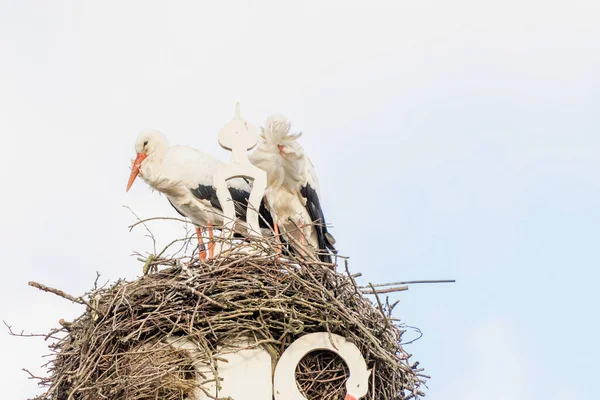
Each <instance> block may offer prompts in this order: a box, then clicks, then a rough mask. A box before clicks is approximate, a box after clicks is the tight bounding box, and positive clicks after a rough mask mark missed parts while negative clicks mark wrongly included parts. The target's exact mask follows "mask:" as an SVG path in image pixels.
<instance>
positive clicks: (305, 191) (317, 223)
mask: <svg viewBox="0 0 600 400" xmlns="http://www.w3.org/2000/svg"><path fill="white" fill-rule="evenodd" d="M300 193H301V194H302V197H304V198H305V199H306V210H307V211H308V215H310V218H311V220H312V223H313V224H314V227H315V230H316V232H317V240H318V243H319V252H320V253H324V254H319V259H320V260H321V261H323V262H327V263H331V262H332V261H331V255H330V254H329V253H328V251H331V252H332V253H333V254H337V250H336V249H335V247H334V245H333V244H334V239H333V236H331V234H330V233H329V232H327V225H326V223H325V216H324V215H323V209H322V208H321V202H320V200H319V196H318V195H317V192H316V191H315V189H313V188H312V186H310V185H309V184H307V185H306V186H303V187H302V188H301V189H300Z"/></svg>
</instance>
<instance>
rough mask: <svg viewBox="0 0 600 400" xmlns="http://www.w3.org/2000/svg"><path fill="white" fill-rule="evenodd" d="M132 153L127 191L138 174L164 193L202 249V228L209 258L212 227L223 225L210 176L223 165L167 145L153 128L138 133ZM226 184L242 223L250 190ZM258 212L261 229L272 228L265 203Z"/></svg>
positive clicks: (237, 182)
mask: <svg viewBox="0 0 600 400" xmlns="http://www.w3.org/2000/svg"><path fill="white" fill-rule="evenodd" d="M135 151H136V153H137V157H136V158H135V161H134V162H133V166H132V169H131V175H130V176H129V181H128V182H127V189H126V190H127V191H129V189H130V188H131V185H132V184H133V182H134V181H135V179H136V177H137V176H138V174H139V175H140V176H141V177H142V179H143V180H144V181H145V182H146V183H147V184H148V185H150V186H151V187H152V188H153V189H155V190H157V191H159V192H161V193H163V194H165V195H166V196H167V199H168V200H169V202H170V203H171V205H172V206H173V207H174V208H175V210H177V212H178V213H179V214H181V215H182V216H184V217H188V218H189V219H190V220H191V221H192V223H194V224H195V225H196V234H197V235H198V242H199V244H200V249H201V250H202V249H203V248H204V244H203V242H202V229H203V228H204V227H206V228H207V230H208V233H209V245H208V253H209V258H212V257H213V255H214V243H213V241H212V238H213V232H212V226H222V225H223V215H222V209H221V205H220V203H219V199H218V197H217V192H216V190H215V188H214V187H213V174H214V173H215V171H216V170H217V168H219V167H220V166H221V165H222V163H221V162H220V161H218V160H216V159H215V158H213V157H212V156H210V155H208V154H206V153H202V152H201V151H198V150H196V149H194V148H192V147H189V146H169V142H168V140H167V138H166V136H165V135H164V134H163V133H162V132H160V131H157V130H153V129H151V130H144V131H142V132H140V134H139V135H138V137H137V139H136V141H135ZM227 184H228V186H229V192H230V194H231V199H232V200H233V201H235V210H236V214H237V217H238V218H240V219H241V220H242V221H245V220H246V208H247V206H248V197H249V195H250V190H251V187H250V185H249V183H248V182H247V181H246V180H245V179H242V178H235V179H230V180H228V181H227ZM259 213H260V215H261V217H262V218H259V219H260V222H261V227H263V228H268V227H269V225H272V223H273V222H272V219H271V216H270V214H269V213H268V212H267V211H266V210H265V207H264V204H261V207H260V210H259ZM263 218H264V220H263ZM236 225H237V224H236ZM200 257H201V258H206V252H205V251H201V252H200Z"/></svg>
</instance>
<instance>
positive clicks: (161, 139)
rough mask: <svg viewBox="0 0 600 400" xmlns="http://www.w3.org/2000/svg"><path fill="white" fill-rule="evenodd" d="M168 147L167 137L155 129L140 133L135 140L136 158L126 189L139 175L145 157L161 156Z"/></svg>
mask: <svg viewBox="0 0 600 400" xmlns="http://www.w3.org/2000/svg"><path fill="white" fill-rule="evenodd" d="M168 147H169V141H168V140H167V137H166V136H165V135H164V134H163V133H162V132H160V131H157V130H156V129H145V130H143V131H141V132H140V134H139V135H138V137H137V139H136V140H135V152H136V153H137V156H136V157H135V161H134V162H133V166H132V167H131V175H129V181H128V182H127V189H126V191H129V188H131V185H133V182H134V181H135V178H137V176H138V174H139V173H140V168H141V167H142V164H143V163H144V160H146V158H147V157H152V156H153V155H156V154H161V153H162V152H164V151H165V150H166V149H167V148H168Z"/></svg>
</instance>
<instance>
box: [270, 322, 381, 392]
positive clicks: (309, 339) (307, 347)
mask: <svg viewBox="0 0 600 400" xmlns="http://www.w3.org/2000/svg"><path fill="white" fill-rule="evenodd" d="M314 350H329V351H332V352H334V353H336V354H337V355H339V356H340V357H341V358H342V359H343V360H344V361H345V362H346V365H347V366H348V369H349V370H350V376H349V377H348V380H347V381H346V399H345V400H358V399H360V398H361V397H364V396H365V395H366V394H367V391H368V390H369V375H370V374H371V371H369V370H368V369H367V363H366V362H365V359H364V358H363V356H362V354H361V353H360V350H359V349H358V347H356V345H355V344H354V343H350V342H348V341H347V340H346V339H345V338H343V337H341V336H339V335H334V334H332V335H329V334H327V333H325V332H317V333H309V334H307V335H304V336H302V337H301V338H299V339H298V340H296V341H295V342H294V343H292V344H291V345H290V346H289V347H288V348H287V349H286V350H285V351H284V352H283V354H282V355H281V358H280V359H279V363H278V364H277V368H275V375H274V377H273V385H274V387H275V400H306V397H304V396H303V395H302V393H300V391H299V390H298V386H297V385H296V366H297V365H298V363H299V362H300V360H302V358H304V356H305V355H307V354H308V353H310V352H311V351H314Z"/></svg>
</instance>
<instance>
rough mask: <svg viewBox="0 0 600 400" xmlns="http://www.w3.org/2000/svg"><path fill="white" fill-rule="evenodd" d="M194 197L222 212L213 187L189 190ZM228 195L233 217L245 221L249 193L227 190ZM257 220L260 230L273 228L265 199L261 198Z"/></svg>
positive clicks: (232, 189) (207, 186)
mask: <svg viewBox="0 0 600 400" xmlns="http://www.w3.org/2000/svg"><path fill="white" fill-rule="evenodd" d="M190 191H191V192H192V194H193V195H194V197H196V198H197V199H198V200H206V201H209V202H210V205H211V206H213V207H214V208H216V209H217V210H220V211H223V209H222V208H221V203H220V202H219V197H218V196H217V190H216V189H215V188H214V187H213V186H209V185H198V187H197V188H195V189H190ZM229 194H231V200H233V202H234V207H235V215H236V216H237V217H238V218H239V219H241V220H243V221H245V220H246V211H247V210H248V197H249V196H250V193H248V192H247V191H245V190H241V189H235V188H231V187H230V188H229ZM258 213H259V218H258V222H259V225H260V227H261V228H271V227H272V226H273V217H272V216H271V213H270V212H269V211H268V210H267V208H266V206H265V199H264V198H263V199H262V201H261V203H260V207H259V210H258Z"/></svg>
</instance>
